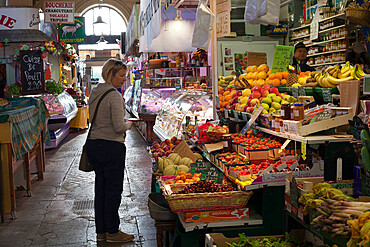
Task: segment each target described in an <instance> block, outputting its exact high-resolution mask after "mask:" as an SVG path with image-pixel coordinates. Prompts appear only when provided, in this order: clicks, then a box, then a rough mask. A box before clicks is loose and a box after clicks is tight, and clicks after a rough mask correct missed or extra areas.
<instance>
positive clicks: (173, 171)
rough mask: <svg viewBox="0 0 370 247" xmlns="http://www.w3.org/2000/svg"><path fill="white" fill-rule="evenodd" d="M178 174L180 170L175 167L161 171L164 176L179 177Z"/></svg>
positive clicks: (171, 166) (168, 167) (170, 166)
mask: <svg viewBox="0 0 370 247" xmlns="http://www.w3.org/2000/svg"><path fill="white" fill-rule="evenodd" d="M182 169H184V168H182ZM179 174H180V170H179V168H178V166H177V165H169V166H167V167H166V168H165V169H164V171H163V175H164V176H174V175H179Z"/></svg>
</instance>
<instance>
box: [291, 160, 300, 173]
mask: <svg viewBox="0 0 370 247" xmlns="http://www.w3.org/2000/svg"><path fill="white" fill-rule="evenodd" d="M298 166H299V163H298V161H295V162H294V163H293V164H291V166H289V169H290V170H291V171H294V170H295V169H296V168H297V167H298Z"/></svg>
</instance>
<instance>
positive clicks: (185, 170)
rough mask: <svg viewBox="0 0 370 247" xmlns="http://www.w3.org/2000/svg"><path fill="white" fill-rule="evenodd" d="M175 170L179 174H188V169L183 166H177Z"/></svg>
mask: <svg viewBox="0 0 370 247" xmlns="http://www.w3.org/2000/svg"><path fill="white" fill-rule="evenodd" d="M177 169H178V170H179V173H180V172H185V173H188V172H190V167H187V166H184V165H179V166H178V168H177Z"/></svg>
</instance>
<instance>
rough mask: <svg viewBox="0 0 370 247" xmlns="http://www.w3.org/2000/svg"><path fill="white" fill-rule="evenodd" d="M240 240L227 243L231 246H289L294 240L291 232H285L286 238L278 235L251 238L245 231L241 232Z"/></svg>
mask: <svg viewBox="0 0 370 247" xmlns="http://www.w3.org/2000/svg"><path fill="white" fill-rule="evenodd" d="M239 238H240V239H239V242H235V241H234V242H233V243H226V244H227V245H228V246H229V247H249V246H250V247H262V246H265V247H287V246H291V243H292V242H294V241H293V239H292V238H291V237H290V236H289V234H287V233H286V234H285V239H283V238H277V237H262V238H259V239H255V240H252V239H249V238H248V237H247V236H245V233H240V234H239Z"/></svg>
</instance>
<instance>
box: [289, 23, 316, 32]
mask: <svg viewBox="0 0 370 247" xmlns="http://www.w3.org/2000/svg"><path fill="white" fill-rule="evenodd" d="M310 26H311V25H310V24H308V25H303V26H301V27H295V28H291V29H289V30H290V31H295V30H299V29H302V28H305V27H310Z"/></svg>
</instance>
